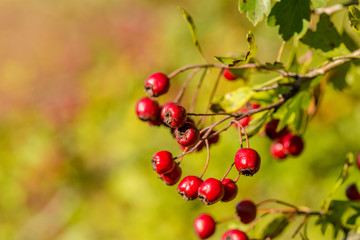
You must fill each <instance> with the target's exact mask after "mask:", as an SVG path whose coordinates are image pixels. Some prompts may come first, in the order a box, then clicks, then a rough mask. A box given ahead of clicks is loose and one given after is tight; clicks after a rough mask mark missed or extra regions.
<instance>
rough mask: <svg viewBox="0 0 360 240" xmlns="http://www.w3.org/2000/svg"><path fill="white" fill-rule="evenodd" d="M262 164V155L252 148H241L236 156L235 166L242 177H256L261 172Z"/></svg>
mask: <svg viewBox="0 0 360 240" xmlns="http://www.w3.org/2000/svg"><path fill="white" fill-rule="evenodd" d="M260 163H261V158H260V155H259V154H258V153H257V152H256V151H255V150H254V149H252V148H241V149H239V150H238V151H237V152H236V154H235V166H236V169H237V170H238V171H239V172H240V173H241V174H242V175H245V176H252V175H254V174H255V173H257V172H258V171H259V169H260Z"/></svg>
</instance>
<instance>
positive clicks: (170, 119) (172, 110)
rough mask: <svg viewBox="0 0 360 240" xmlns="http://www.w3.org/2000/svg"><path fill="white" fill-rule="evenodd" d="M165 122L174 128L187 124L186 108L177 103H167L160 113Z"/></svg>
mask: <svg viewBox="0 0 360 240" xmlns="http://www.w3.org/2000/svg"><path fill="white" fill-rule="evenodd" d="M160 116H161V119H162V120H163V122H164V123H165V124H166V125H168V126H169V127H172V128H179V127H181V126H182V125H184V124H185V120H186V110H185V108H184V107H183V106H180V105H178V104H176V103H166V104H164V105H163V106H162V108H161V113H160Z"/></svg>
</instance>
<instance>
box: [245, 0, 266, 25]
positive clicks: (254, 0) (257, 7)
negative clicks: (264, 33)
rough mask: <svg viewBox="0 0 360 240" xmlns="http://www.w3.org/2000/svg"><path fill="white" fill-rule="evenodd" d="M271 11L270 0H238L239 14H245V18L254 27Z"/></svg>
mask: <svg viewBox="0 0 360 240" xmlns="http://www.w3.org/2000/svg"><path fill="white" fill-rule="evenodd" d="M270 9H271V2H270V0H239V11H240V13H243V12H246V17H247V18H248V19H249V20H250V22H251V23H252V24H253V25H254V26H256V24H258V23H259V22H261V21H262V20H263V18H264V14H265V15H268V14H269V12H270Z"/></svg>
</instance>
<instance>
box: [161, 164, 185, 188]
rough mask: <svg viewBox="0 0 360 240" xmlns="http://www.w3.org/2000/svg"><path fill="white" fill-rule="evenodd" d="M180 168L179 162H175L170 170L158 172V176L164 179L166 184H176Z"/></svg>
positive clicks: (179, 176) (180, 171) (179, 175)
mask: <svg viewBox="0 0 360 240" xmlns="http://www.w3.org/2000/svg"><path fill="white" fill-rule="evenodd" d="M181 173H182V170H181V168H180V166H179V164H175V167H174V169H173V170H172V171H170V172H168V173H166V174H159V178H160V179H161V180H163V181H164V183H165V184H166V185H168V186H172V185H174V184H176V183H177V182H178V181H179V180H180V178H181Z"/></svg>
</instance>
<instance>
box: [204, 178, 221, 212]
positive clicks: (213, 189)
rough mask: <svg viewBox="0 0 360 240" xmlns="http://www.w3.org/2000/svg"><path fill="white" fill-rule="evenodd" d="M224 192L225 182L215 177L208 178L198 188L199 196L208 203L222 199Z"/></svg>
mask: <svg viewBox="0 0 360 240" xmlns="http://www.w3.org/2000/svg"><path fill="white" fill-rule="evenodd" d="M224 193H225V190H224V186H223V184H222V183H221V182H220V181H219V180H217V179H215V178H208V179H206V180H205V181H204V182H203V183H202V184H201V185H200V186H199V189H198V196H199V198H200V200H201V201H202V202H203V203H204V204H206V205H211V204H214V203H216V202H217V201H219V200H221V199H222V197H223V196H224Z"/></svg>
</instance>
